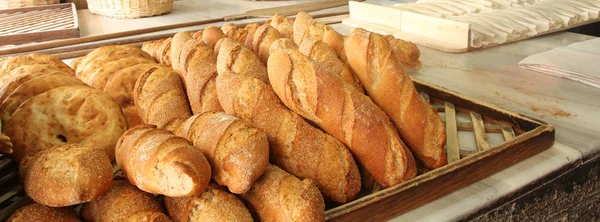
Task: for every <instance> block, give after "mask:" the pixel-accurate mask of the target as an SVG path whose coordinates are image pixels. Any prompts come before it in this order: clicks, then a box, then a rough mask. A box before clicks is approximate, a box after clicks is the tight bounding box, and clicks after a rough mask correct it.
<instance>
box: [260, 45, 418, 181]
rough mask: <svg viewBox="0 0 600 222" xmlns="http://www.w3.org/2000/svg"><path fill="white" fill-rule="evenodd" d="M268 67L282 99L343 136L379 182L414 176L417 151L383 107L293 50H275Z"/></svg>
mask: <svg viewBox="0 0 600 222" xmlns="http://www.w3.org/2000/svg"><path fill="white" fill-rule="evenodd" d="M267 67H268V69H269V79H270V80H271V85H272V86H273V89H274V91H275V92H276V93H277V96H278V97H279V98H280V99H281V100H282V101H283V103H284V104H285V105H286V106H287V107H289V108H290V109H292V110H294V111H295V112H296V113H298V114H300V115H302V116H303V117H304V118H307V119H309V120H311V121H312V122H313V123H315V124H317V125H319V126H320V127H321V128H322V129H323V130H324V131H325V132H327V133H329V134H331V135H332V136H333V137H335V138H337V139H339V140H340V141H343V142H344V143H345V144H346V145H347V146H348V148H349V149H350V151H351V152H352V154H354V156H355V157H356V158H357V160H358V162H360V163H361V164H362V165H364V166H365V167H366V168H367V169H368V171H369V172H370V173H371V174H372V175H373V177H374V178H375V179H376V180H377V182H379V183H380V184H381V185H383V186H386V187H387V186H392V185H395V184H398V183H400V182H402V181H405V180H407V179H409V178H411V177H414V176H415V174H416V166H415V162H414V159H413V156H412V155H411V153H410V152H409V151H408V149H407V148H406V147H405V146H404V144H403V143H402V141H401V140H400V138H399V137H398V135H397V132H396V130H395V128H394V126H393V125H392V123H391V122H390V121H389V119H388V117H387V116H386V115H385V113H384V112H383V111H382V110H381V109H380V108H379V107H377V105H375V104H374V103H373V102H372V101H371V100H370V99H369V98H368V97H367V96H365V95H363V94H362V93H360V92H358V91H356V89H354V88H353V87H351V86H349V85H347V84H344V83H343V81H342V80H341V79H340V78H337V77H335V76H332V75H331V74H329V73H327V72H326V71H324V70H323V69H322V68H321V67H319V66H318V64H314V63H312V62H311V61H310V59H309V58H307V57H306V56H304V55H303V54H301V53H300V52H298V51H295V50H287V51H278V52H276V53H274V54H271V56H270V58H269V64H268V66H267Z"/></svg>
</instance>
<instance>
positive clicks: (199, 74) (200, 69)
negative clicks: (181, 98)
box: [184, 44, 223, 114]
mask: <svg viewBox="0 0 600 222" xmlns="http://www.w3.org/2000/svg"><path fill="white" fill-rule="evenodd" d="M184 66H185V67H186V73H185V74H184V79H185V81H184V82H185V86H186V87H185V88H186V91H187V96H188V98H189V101H190V106H191V108H192V111H193V113H194V114H200V113H204V112H210V111H221V110H223V109H222V108H221V104H219V100H218V98H217V92H216V89H215V78H216V76H217V57H216V56H215V54H214V53H213V51H212V50H211V49H210V48H208V47H207V46H206V45H204V44H198V45H196V47H195V49H194V50H193V51H192V52H191V54H190V55H189V56H188V58H187V60H186V62H185V63H184Z"/></svg>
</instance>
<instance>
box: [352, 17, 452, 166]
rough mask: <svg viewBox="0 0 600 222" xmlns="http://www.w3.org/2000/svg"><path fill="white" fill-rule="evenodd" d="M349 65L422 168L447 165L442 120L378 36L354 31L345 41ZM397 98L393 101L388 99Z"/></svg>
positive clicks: (361, 30) (388, 45)
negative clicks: (388, 117)
mask: <svg viewBox="0 0 600 222" xmlns="http://www.w3.org/2000/svg"><path fill="white" fill-rule="evenodd" d="M346 39H347V40H346V47H347V49H348V51H349V52H350V51H352V52H354V53H352V54H348V55H349V57H348V59H349V61H350V65H352V68H353V69H354V70H355V71H356V74H357V76H358V77H359V78H360V79H361V82H363V83H364V86H365V89H366V90H367V92H368V93H369V95H370V96H371V98H372V99H373V101H374V102H375V103H376V104H378V105H379V106H380V107H381V109H382V110H383V111H384V112H386V113H387V114H388V115H389V116H390V118H391V120H392V122H393V123H394V125H395V126H396V128H397V129H398V132H399V134H400V137H401V138H402V140H403V141H404V142H405V143H406V144H407V145H408V147H409V148H410V149H411V151H412V152H413V154H414V155H415V156H416V157H417V158H418V159H419V160H421V162H423V164H424V165H425V167H427V168H429V169H435V168H438V167H441V166H444V165H446V163H447V160H446V153H445V152H444V144H445V143H446V129H445V127H444V124H443V122H442V119H441V117H440V116H439V115H438V114H437V112H436V111H435V110H433V108H431V106H430V105H429V104H428V103H426V102H425V101H424V100H423V99H422V98H421V96H420V95H419V93H418V92H417V90H416V89H415V87H414V85H413V82H412V80H411V79H410V77H409V76H408V75H407V74H406V73H405V72H404V71H403V70H402V67H401V65H400V64H399V63H398V61H397V60H396V58H395V56H394V53H393V51H392V49H391V47H390V44H389V42H388V41H387V40H386V39H385V38H384V37H383V36H381V35H379V34H376V33H370V32H367V31H365V30H363V29H355V30H354V31H353V32H352V33H351V34H350V35H349V36H348V37H347V38H346ZM389 98H396V99H389Z"/></svg>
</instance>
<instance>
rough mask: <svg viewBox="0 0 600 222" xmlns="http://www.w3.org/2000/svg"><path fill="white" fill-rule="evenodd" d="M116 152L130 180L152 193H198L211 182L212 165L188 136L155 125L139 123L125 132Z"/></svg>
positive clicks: (179, 195) (173, 194)
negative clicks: (187, 138) (176, 134)
mask: <svg viewBox="0 0 600 222" xmlns="http://www.w3.org/2000/svg"><path fill="white" fill-rule="evenodd" d="M115 154H116V156H117V158H116V160H117V164H118V165H119V167H120V168H121V169H122V170H123V172H124V173H125V175H126V176H127V178H128V179H129V182H131V184H133V185H135V186H137V187H138V188H139V189H141V190H143V191H146V192H149V193H153V194H162V195H165V196H171V197H185V196H195V195H198V194H200V193H201V192H203V191H204V189H205V188H206V186H207V185H208V182H209V181H210V176H211V175H210V171H211V168H210V165H208V162H207V161H206V158H205V157H204V155H203V154H202V151H200V150H199V149H197V148H194V147H193V146H192V144H191V143H190V142H189V141H187V140H186V139H185V138H182V137H178V136H175V135H173V134H172V133H171V132H169V131H167V130H162V129H156V128H155V127H154V126H152V125H138V126H136V127H133V128H131V129H129V130H128V131H127V132H125V133H124V134H123V136H122V137H121V138H120V139H119V142H118V143H117V146H116V149H115Z"/></svg>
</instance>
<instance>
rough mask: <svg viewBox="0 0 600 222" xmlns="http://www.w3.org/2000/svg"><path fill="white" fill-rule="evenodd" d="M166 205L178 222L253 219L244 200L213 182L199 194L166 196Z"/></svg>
mask: <svg viewBox="0 0 600 222" xmlns="http://www.w3.org/2000/svg"><path fill="white" fill-rule="evenodd" d="M165 205H166V206H167V210H168V211H169V215H171V217H172V218H173V220H174V221H176V222H190V221H197V222H200V221H207V222H209V221H253V220H252V216H251V215H250V212H248V209H247V208H246V207H245V206H244V203H242V201H240V200H239V199H238V198H237V197H236V196H235V195H233V194H230V193H227V191H223V190H221V189H220V188H219V187H218V186H217V185H215V184H212V183H211V184H209V186H208V188H207V189H206V191H204V192H203V193H201V194H200V195H198V196H194V197H165Z"/></svg>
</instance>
